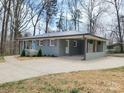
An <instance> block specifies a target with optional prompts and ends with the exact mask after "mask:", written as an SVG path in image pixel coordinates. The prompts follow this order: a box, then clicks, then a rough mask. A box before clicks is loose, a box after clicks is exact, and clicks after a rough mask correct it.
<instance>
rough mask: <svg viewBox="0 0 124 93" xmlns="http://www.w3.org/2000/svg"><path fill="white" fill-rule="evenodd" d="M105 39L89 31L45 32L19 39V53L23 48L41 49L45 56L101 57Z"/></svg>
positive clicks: (103, 51)
mask: <svg viewBox="0 0 124 93" xmlns="http://www.w3.org/2000/svg"><path fill="white" fill-rule="evenodd" d="M106 41H107V39H105V38H102V37H99V36H96V35H92V34H90V33H83V32H76V31H66V32H52V33H45V34H42V35H40V36H32V37H24V38H20V39H19V46H20V47H19V50H20V53H21V51H22V50H23V49H35V50H39V49H42V54H43V55H45V56H48V55H54V56H74V55H82V57H83V59H84V60H86V59H92V58H99V57H103V56H105V54H106Z"/></svg>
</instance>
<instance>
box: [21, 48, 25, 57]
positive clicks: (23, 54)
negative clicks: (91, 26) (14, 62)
mask: <svg viewBox="0 0 124 93" xmlns="http://www.w3.org/2000/svg"><path fill="white" fill-rule="evenodd" d="M24 56H25V49H23V51H22V53H21V57H24Z"/></svg>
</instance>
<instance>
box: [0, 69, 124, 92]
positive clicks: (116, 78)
mask: <svg viewBox="0 0 124 93" xmlns="http://www.w3.org/2000/svg"><path fill="white" fill-rule="evenodd" d="M123 85H124V67H122V68H119V69H111V70H102V71H81V72H72V73H62V74H52V75H47V76H43V77H38V78H32V79H29V80H23V81H18V82H14V83H6V84H3V85H0V93H124V86H123ZM74 91H76V92H74Z"/></svg>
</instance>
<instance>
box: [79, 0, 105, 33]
mask: <svg viewBox="0 0 124 93" xmlns="http://www.w3.org/2000/svg"><path fill="white" fill-rule="evenodd" d="M80 4H81V6H82V12H83V13H84V14H85V15H86V16H87V19H88V26H89V32H90V33H92V34H95V33H96V27H97V26H96V25H97V20H98V19H99V18H100V17H101V15H102V14H103V13H104V12H106V11H107V6H106V5H105V1H104V0H80ZM105 6H106V7H105Z"/></svg>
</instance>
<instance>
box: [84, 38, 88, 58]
mask: <svg viewBox="0 0 124 93" xmlns="http://www.w3.org/2000/svg"><path fill="white" fill-rule="evenodd" d="M86 53H87V38H84V60H86Z"/></svg>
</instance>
